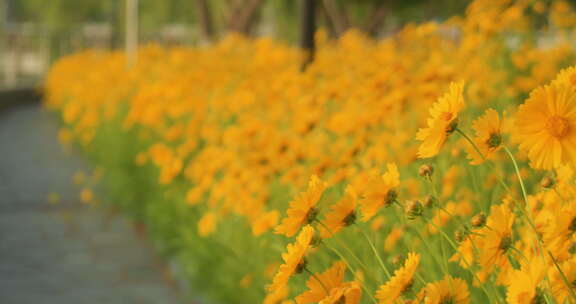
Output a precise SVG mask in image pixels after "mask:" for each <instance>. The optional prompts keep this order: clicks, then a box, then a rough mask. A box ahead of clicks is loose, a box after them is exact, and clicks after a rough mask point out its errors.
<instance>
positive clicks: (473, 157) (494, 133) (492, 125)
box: [468, 109, 502, 165]
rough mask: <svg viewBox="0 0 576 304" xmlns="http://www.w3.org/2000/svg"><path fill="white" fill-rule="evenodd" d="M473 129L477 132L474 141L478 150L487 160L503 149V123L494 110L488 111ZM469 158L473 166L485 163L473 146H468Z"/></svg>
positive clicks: (476, 122)
mask: <svg viewBox="0 0 576 304" xmlns="http://www.w3.org/2000/svg"><path fill="white" fill-rule="evenodd" d="M472 127H473V128H474V131H475V132H476V136H475V137H474V139H473V141H474V143H475V144H476V147H477V148H478V150H480V152H481V153H482V155H483V156H484V157H485V158H486V159H491V158H493V157H494V152H496V151H498V149H500V148H501V147H502V122H501V121H500V116H499V115H498V112H496V111H495V110H494V109H488V110H486V112H484V115H482V116H481V117H480V118H478V119H476V120H475V121H474V123H473V124H472ZM468 158H469V159H470V163H471V164H473V165H478V164H481V163H482V162H484V159H483V158H482V156H480V155H479V154H478V151H476V149H474V148H473V147H471V146H468Z"/></svg>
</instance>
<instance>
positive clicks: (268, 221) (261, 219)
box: [252, 210, 279, 236]
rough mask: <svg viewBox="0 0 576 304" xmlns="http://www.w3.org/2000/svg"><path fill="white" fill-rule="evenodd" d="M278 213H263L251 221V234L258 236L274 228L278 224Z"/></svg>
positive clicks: (273, 211)
mask: <svg viewBox="0 0 576 304" xmlns="http://www.w3.org/2000/svg"><path fill="white" fill-rule="evenodd" d="M278 217H279V213H278V211H277V210H272V211H269V212H263V213H262V214H260V215H259V216H258V217H257V218H256V219H255V220H253V221H252V234H254V236H259V235H261V234H262V233H264V232H266V231H268V229H270V228H271V227H274V226H275V225H276V223H277V222H278Z"/></svg>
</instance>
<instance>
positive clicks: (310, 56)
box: [300, 0, 316, 71]
mask: <svg viewBox="0 0 576 304" xmlns="http://www.w3.org/2000/svg"><path fill="white" fill-rule="evenodd" d="M300 18H301V19H300V46H301V47H302V49H303V50H304V61H303V62H302V70H303V71H304V70H306V67H307V66H308V65H309V64H310V63H311V62H312V61H313V60H314V50H315V43H314V33H315V32H316V0H302V1H301V12H300Z"/></svg>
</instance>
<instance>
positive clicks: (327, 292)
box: [304, 268, 330, 296]
mask: <svg viewBox="0 0 576 304" xmlns="http://www.w3.org/2000/svg"><path fill="white" fill-rule="evenodd" d="M304 271H306V272H307V273H308V274H309V275H310V276H312V277H313V278H314V279H315V280H316V281H317V282H318V283H320V286H322V289H324V292H326V296H328V295H329V294H330V290H328V288H327V287H326V285H324V283H322V281H320V278H318V277H317V276H316V274H314V273H313V272H312V271H310V270H308V268H304Z"/></svg>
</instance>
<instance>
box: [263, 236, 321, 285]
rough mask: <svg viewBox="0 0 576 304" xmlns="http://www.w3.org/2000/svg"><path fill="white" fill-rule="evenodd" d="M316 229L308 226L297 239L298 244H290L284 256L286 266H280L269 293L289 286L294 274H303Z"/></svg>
mask: <svg viewBox="0 0 576 304" xmlns="http://www.w3.org/2000/svg"><path fill="white" fill-rule="evenodd" d="M313 237H314V228H312V226H310V225H307V226H306V227H304V228H302V231H301V232H300V234H299V235H298V237H297V238H296V242H294V243H292V244H288V246H287V247H286V252H285V253H283V254H282V259H283V260H284V264H282V265H280V267H279V268H278V272H277V273H276V275H274V278H273V279H272V284H271V285H269V286H268V291H269V292H274V291H276V290H278V289H280V288H283V287H284V286H286V284H288V280H290V277H291V276H292V275H294V274H298V273H301V272H302V271H303V270H304V269H305V268H306V254H307V253H308V251H309V250H310V248H311V243H312V238H313Z"/></svg>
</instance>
